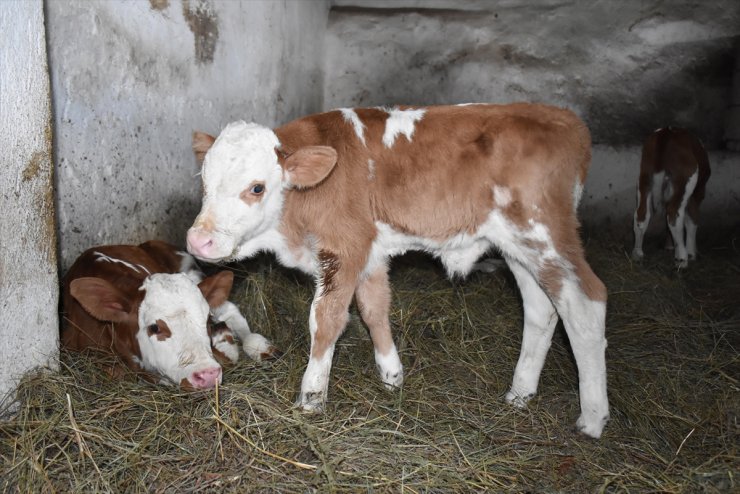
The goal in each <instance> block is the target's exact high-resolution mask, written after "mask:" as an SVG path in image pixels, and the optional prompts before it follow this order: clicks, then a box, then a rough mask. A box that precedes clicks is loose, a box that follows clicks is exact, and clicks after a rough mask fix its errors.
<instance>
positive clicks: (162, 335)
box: [146, 319, 172, 341]
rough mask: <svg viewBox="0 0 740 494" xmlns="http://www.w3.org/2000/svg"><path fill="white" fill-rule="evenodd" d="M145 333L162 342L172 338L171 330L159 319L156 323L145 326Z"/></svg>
mask: <svg viewBox="0 0 740 494" xmlns="http://www.w3.org/2000/svg"><path fill="white" fill-rule="evenodd" d="M146 332H147V335H149V336H152V335H156V336H157V341H164V340H166V339H167V338H169V337H170V336H172V330H171V329H170V327H169V326H168V325H167V323H166V322H164V321H163V320H161V319H157V322H156V323H154V324H150V325H149V326H147V328H146Z"/></svg>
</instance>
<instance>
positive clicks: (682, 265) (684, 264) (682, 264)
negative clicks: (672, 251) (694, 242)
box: [676, 259, 689, 269]
mask: <svg viewBox="0 0 740 494" xmlns="http://www.w3.org/2000/svg"><path fill="white" fill-rule="evenodd" d="M688 267H689V260H688V259H676V268H678V269H686V268H688Z"/></svg>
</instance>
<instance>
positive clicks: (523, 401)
mask: <svg viewBox="0 0 740 494" xmlns="http://www.w3.org/2000/svg"><path fill="white" fill-rule="evenodd" d="M532 398H534V393H528V394H525V395H521V394H518V393H515V392H514V391H509V392H508V393H506V396H504V400H506V403H508V404H510V405H514V406H515V407H517V408H525V407H526V406H527V402H528V401H529V400H531V399H532Z"/></svg>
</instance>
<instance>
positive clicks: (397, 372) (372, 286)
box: [355, 266, 403, 389]
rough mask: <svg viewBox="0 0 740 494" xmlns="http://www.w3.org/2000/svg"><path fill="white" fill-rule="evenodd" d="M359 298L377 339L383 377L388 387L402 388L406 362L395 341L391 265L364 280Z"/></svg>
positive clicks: (376, 352)
mask: <svg viewBox="0 0 740 494" xmlns="http://www.w3.org/2000/svg"><path fill="white" fill-rule="evenodd" d="M355 297H356V299H357V307H358V308H359V310H360V315H361V316H362V320H363V321H365V324H367V327H368V330H369V331H370V338H371V339H372V340H373V346H374V347H375V364H376V365H377V367H378V372H379V373H380V379H381V380H382V381H383V384H385V386H386V387H387V388H388V389H394V388H399V387H401V385H402V384H403V365H402V364H401V359H400V358H399V357H398V350H397V349H396V345H395V344H394V343H393V336H392V334H391V326H390V322H389V318H388V313H389V311H390V304H391V288H390V284H389V282H388V269H387V267H386V266H381V267H379V268H377V269H376V270H375V271H374V272H373V273H371V274H370V275H369V276H368V277H367V278H364V279H362V280H360V283H359V284H358V285H357V290H356V291H355Z"/></svg>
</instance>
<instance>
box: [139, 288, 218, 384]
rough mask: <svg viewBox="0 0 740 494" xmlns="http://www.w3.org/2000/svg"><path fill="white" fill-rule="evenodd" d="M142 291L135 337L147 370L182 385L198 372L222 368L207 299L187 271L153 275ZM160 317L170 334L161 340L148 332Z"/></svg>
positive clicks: (143, 364)
mask: <svg viewBox="0 0 740 494" xmlns="http://www.w3.org/2000/svg"><path fill="white" fill-rule="evenodd" d="M140 290H144V291H146V294H145V296H144V300H143V301H142V302H141V306H140V307H139V330H138V332H137V333H136V339H137V341H138V343H139V349H140V351H141V363H142V366H143V367H144V368H145V369H147V370H150V371H154V372H157V373H159V374H162V375H163V376H166V377H167V378H168V379H170V380H171V381H172V382H173V383H175V384H180V382H181V381H182V380H183V379H189V378H190V376H191V375H192V374H193V373H194V372H196V371H199V370H203V369H208V368H215V367H219V365H218V363H217V362H216V361H215V360H214V359H213V355H212V354H211V342H210V339H209V338H208V330H207V327H206V324H207V319H208V312H209V307H208V302H206V299H205V298H204V297H203V294H202V293H201V291H200V290H199V289H198V286H197V285H196V284H195V283H193V281H192V280H191V279H190V278H188V276H187V275H186V274H184V273H176V274H162V273H157V274H153V275H152V276H150V277H148V278H147V279H146V280H144V283H143V284H142V285H141V288H140ZM157 320H161V321H164V322H165V323H166V324H167V326H168V327H169V328H170V331H171V333H172V335H171V336H170V337H168V338H165V339H163V340H159V339H158V338H157V335H156V334H155V335H152V336H149V335H148V332H147V327H148V326H150V325H152V324H156V322H157Z"/></svg>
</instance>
